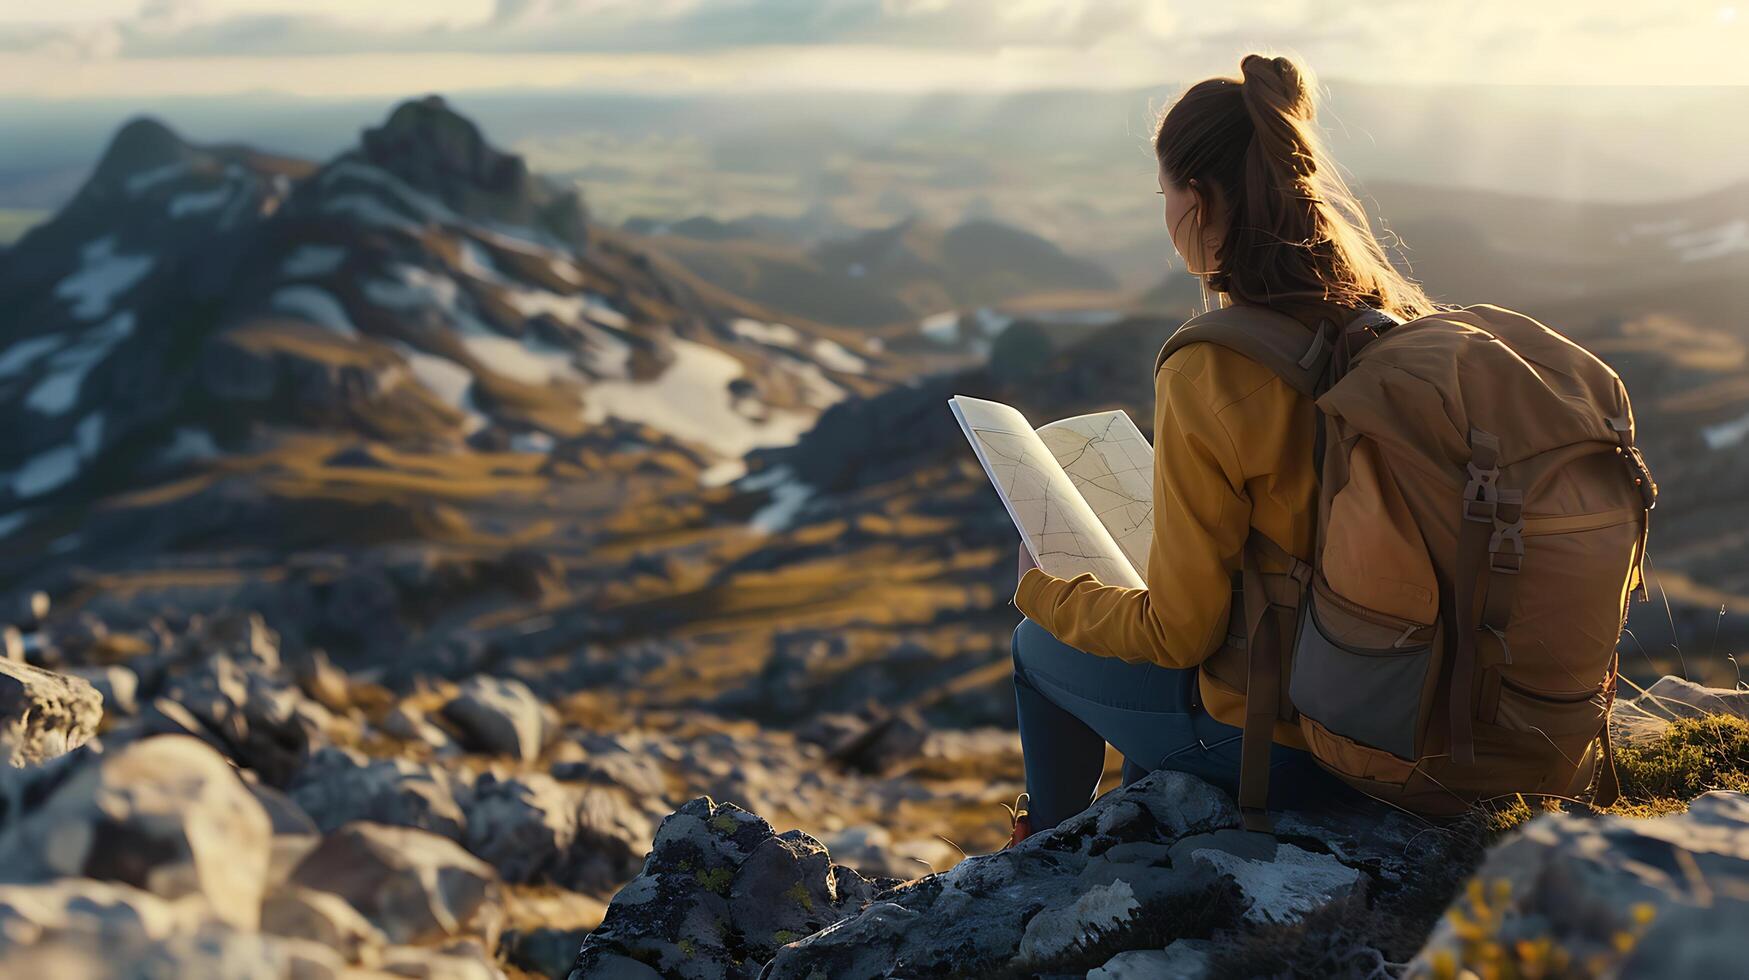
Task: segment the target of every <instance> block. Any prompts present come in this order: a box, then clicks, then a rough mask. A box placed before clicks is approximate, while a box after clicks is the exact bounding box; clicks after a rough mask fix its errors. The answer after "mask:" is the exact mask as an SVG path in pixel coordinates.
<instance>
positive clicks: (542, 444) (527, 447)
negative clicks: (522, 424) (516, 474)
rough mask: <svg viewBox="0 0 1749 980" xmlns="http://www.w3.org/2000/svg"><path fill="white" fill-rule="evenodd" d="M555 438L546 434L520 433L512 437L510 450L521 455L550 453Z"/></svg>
mask: <svg viewBox="0 0 1749 980" xmlns="http://www.w3.org/2000/svg"><path fill="white" fill-rule="evenodd" d="M553 443H554V440H553V437H552V436H551V435H549V434H547V433H545V432H518V433H516V434H515V435H513V436H511V437H510V448H511V449H514V450H516V451H517V452H519V453H550V452H552V451H553Z"/></svg>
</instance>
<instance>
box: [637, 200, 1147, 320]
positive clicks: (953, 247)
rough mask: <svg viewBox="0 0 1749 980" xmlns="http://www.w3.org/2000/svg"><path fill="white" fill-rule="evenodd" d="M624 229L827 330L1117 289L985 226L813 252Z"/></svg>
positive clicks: (914, 225)
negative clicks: (1044, 296) (1063, 293)
mask: <svg viewBox="0 0 1749 980" xmlns="http://www.w3.org/2000/svg"><path fill="white" fill-rule="evenodd" d="M632 228H636V229H639V230H641V231H642V232H643V236H644V237H641V238H640V239H639V241H640V243H641V244H643V245H644V246H646V247H648V248H651V249H654V250H656V251H660V252H663V253H664V254H667V255H670V256H672V257H673V258H674V259H675V260H676V261H678V262H680V263H681V264H682V265H684V266H685V267H686V268H688V269H689V270H691V271H692V272H694V273H695V274H697V275H698V276H699V277H700V278H702V279H705V280H706V281H709V282H712V283H714V284H716V285H718V286H721V287H722V288H724V289H727V290H729V291H731V292H733V293H735V294H737V295H740V296H745V297H747V298H749V299H752V300H755V301H757V302H759V303H762V304H765V305H767V306H769V307H771V308H772V309H775V310H778V311H780V312H782V313H785V314H788V315H793V316H799V317H805V318H809V319H814V320H820V321H823V322H828V323H842V324H848V325H853V326H866V327H873V326H883V325H888V324H892V323H895V322H898V321H914V320H918V319H921V318H922V317H924V316H928V315H930V314H933V313H939V312H942V311H945V310H953V309H959V308H966V307H973V306H981V305H995V304H1000V303H1005V302H1009V301H1015V300H1021V299H1024V298H1025V297H1027V296H1030V295H1033V294H1039V293H1049V292H1056V291H1070V290H1086V291H1094V290H1114V289H1116V287H1117V283H1116V281H1115V280H1114V279H1113V278H1112V277H1111V276H1110V275H1109V274H1108V273H1106V272H1105V271H1104V270H1103V269H1101V268H1100V267H1099V266H1097V265H1095V264H1094V263H1092V262H1090V261H1087V260H1085V259H1080V258H1077V257H1075V256H1072V255H1068V254H1066V253H1065V252H1063V251H1062V249H1060V248H1058V247H1057V246H1055V245H1053V244H1052V243H1050V242H1049V241H1047V240H1045V239H1043V238H1040V237H1039V236H1037V235H1034V234H1031V233H1030V232H1026V231H1022V230H1020V229H1018V228H1013V227H1009V226H1007V225H1003V224H1000V223H997V222H993V221H969V222H964V223H961V224H958V225H955V226H953V227H950V228H945V229H943V228H937V227H935V226H933V225H929V224H927V223H925V222H922V221H919V220H915V219H911V220H906V221H901V222H899V223H897V224H894V225H892V226H889V227H886V228H881V229H878V230H875V231H870V232H866V233H863V234H860V235H856V236H853V237H849V238H844V239H838V240H833V241H827V242H824V243H821V244H819V245H816V246H812V247H808V246H806V245H804V244H801V243H799V242H795V241H793V240H791V241H790V242H788V243H786V242H784V241H780V240H774V239H773V238H772V237H771V236H770V235H768V234H762V233H760V232H759V231H757V230H755V229H754V227H753V226H750V225H747V224H743V223H731V224H723V223H721V222H712V221H708V220H702V219H692V220H689V221H686V222H680V223H676V224H670V225H660V226H659V225H655V224H653V223H649V222H636V223H634V224H632V225H628V230H630V229H632ZM657 232H660V233H659V234H658V233H657Z"/></svg>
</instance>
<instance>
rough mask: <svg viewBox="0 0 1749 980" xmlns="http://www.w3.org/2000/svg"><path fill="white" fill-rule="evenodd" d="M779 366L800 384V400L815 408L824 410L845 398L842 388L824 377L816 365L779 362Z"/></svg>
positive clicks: (845, 393) (823, 373)
mask: <svg viewBox="0 0 1749 980" xmlns="http://www.w3.org/2000/svg"><path fill="white" fill-rule="evenodd" d="M778 364H779V366H781V367H783V368H784V369H785V370H787V371H789V372H790V373H791V374H793V375H795V376H796V379H797V380H798V381H800V382H801V383H802V400H803V401H805V402H807V403H808V404H809V405H812V406H813V407H815V408H819V409H825V408H830V407H832V406H833V405H836V404H838V403H839V402H841V401H843V400H844V399H845V398H846V397H847V396H848V394H849V393H848V392H846V391H845V390H844V389H843V388H840V387H839V386H838V385H836V384H834V383H833V382H832V379H830V378H828V377H826V372H824V371H822V370H820V366H819V365H818V364H805V363H798V362H794V361H788V360H785V361H779V362H778Z"/></svg>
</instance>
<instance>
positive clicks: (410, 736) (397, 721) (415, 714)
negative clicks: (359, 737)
mask: <svg viewBox="0 0 1749 980" xmlns="http://www.w3.org/2000/svg"><path fill="white" fill-rule="evenodd" d="M380 727H381V728H382V730H383V733H384V734H386V735H392V736H394V737H395V738H398V739H401V740H402V741H406V742H419V743H421V744H424V745H429V746H430V747H431V748H432V749H433V750H435V751H440V752H441V751H443V750H445V749H450V750H453V749H454V748H455V742H454V741H452V740H451V739H450V737H449V735H448V734H447V733H446V732H444V730H443V729H441V728H439V727H437V726H436V725H434V724H432V723H431V721H430V720H429V719H427V718H426V717H425V715H424V714H423V713H422V712H420V711H419V709H417V708H414V707H412V706H411V705H408V704H406V703H404V702H403V703H401V704H397V705H395V707H394V708H393V709H392V710H390V711H389V713H388V714H387V715H385V716H384V717H383V723H382V725H381V726H380Z"/></svg>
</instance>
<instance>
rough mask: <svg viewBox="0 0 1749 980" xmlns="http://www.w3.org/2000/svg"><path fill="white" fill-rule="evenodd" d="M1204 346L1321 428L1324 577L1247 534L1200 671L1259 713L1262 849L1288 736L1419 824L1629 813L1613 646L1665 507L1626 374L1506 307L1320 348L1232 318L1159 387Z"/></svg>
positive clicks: (1281, 325) (1317, 338)
mask: <svg viewBox="0 0 1749 980" xmlns="http://www.w3.org/2000/svg"><path fill="white" fill-rule="evenodd" d="M1197 342H1208V343H1215V344H1219V345H1221V346H1223V347H1227V348H1230V349H1232V350H1234V351H1236V352H1238V353H1240V354H1243V355H1245V356H1246V357H1249V358H1251V359H1252V360H1255V361H1258V362H1260V363H1262V364H1264V365H1265V366H1267V367H1269V368H1271V369H1272V370H1273V371H1275V372H1276V373H1277V374H1278V375H1280V376H1281V377H1282V378H1283V379H1284V380H1285V381H1286V382H1287V383H1288V384H1289V385H1291V386H1292V387H1294V388H1295V389H1296V390H1298V391H1300V392H1302V393H1304V394H1306V395H1307V396H1309V397H1311V398H1313V399H1314V400H1315V402H1316V404H1317V407H1318V410H1319V411H1318V428H1317V432H1318V436H1317V440H1316V443H1315V445H1314V446H1312V447H1308V450H1309V451H1311V452H1313V453H1314V454H1315V457H1314V459H1315V461H1316V463H1317V465H1318V466H1319V471H1318V472H1319V481H1318V484H1319V490H1318V515H1317V522H1316V533H1315V537H1314V546H1313V553H1312V560H1311V561H1310V562H1309V563H1308V562H1304V561H1300V560H1298V559H1296V558H1295V557H1293V556H1292V555H1291V554H1289V553H1288V552H1287V551H1286V549H1284V548H1282V547H1281V546H1280V545H1279V544H1277V543H1276V542H1273V541H1270V540H1269V539H1268V538H1266V537H1265V536H1263V535H1261V534H1260V533H1258V532H1257V531H1256V530H1255V529H1253V531H1252V534H1251V537H1250V539H1249V540H1248V541H1247V543H1246V545H1245V547H1244V549H1243V552H1242V555H1241V569H1240V571H1239V572H1238V573H1237V575H1236V576H1235V579H1236V581H1235V588H1236V600H1237V601H1236V602H1235V603H1234V607H1233V610H1232V612H1231V613H1230V619H1229V623H1230V625H1229V629H1228V633H1229V637H1228V640H1227V642H1226V643H1225V644H1223V646H1222V647H1221V648H1220V649H1219V650H1217V651H1216V653H1215V654H1214V655H1213V656H1211V657H1210V658H1209V660H1208V661H1206V662H1205V663H1204V665H1203V667H1204V669H1205V670H1207V671H1209V672H1210V673H1212V674H1214V675H1215V678H1216V679H1218V680H1221V681H1223V682H1224V683H1225V684H1226V685H1227V686H1229V687H1232V688H1235V689H1238V690H1242V691H1244V692H1245V695H1246V700H1245V712H1246V714H1245V721H1244V725H1243V731H1244V736H1243V739H1242V743H1241V744H1242V749H1241V765H1240V783H1239V800H1238V802H1239V805H1240V807H1241V810H1242V812H1244V814H1245V819H1246V824H1247V826H1249V827H1251V828H1252V829H1262V830H1267V829H1268V826H1269V823H1268V819H1267V816H1266V814H1265V809H1264V807H1265V801H1266V800H1267V797H1268V777H1269V748H1270V744H1271V742H1272V741H1273V733H1274V730H1275V726H1276V725H1277V724H1278V723H1285V724H1287V725H1289V726H1292V725H1297V726H1298V730H1299V731H1300V732H1301V734H1303V735H1304V737H1305V740H1306V743H1307V745H1308V747H1309V749H1310V751H1311V754H1312V755H1313V756H1314V757H1315V758H1316V759H1317V760H1318V762H1319V763H1320V764H1321V765H1322V766H1323V767H1324V768H1325V769H1327V770H1329V771H1330V772H1332V773H1334V774H1335V775H1337V776H1338V777H1340V778H1341V779H1343V780H1344V781H1345V782H1347V783H1348V784H1349V785H1351V786H1353V787H1355V788H1356V789H1358V790H1360V791H1361V792H1363V793H1366V794H1367V795H1369V796H1372V797H1375V798H1378V799H1381V800H1384V801H1387V802H1389V803H1392V804H1394V805H1397V806H1400V807H1402V808H1405V809H1408V810H1411V811H1414V812H1417V813H1421V814H1424V815H1429V816H1449V815H1455V814H1458V813H1462V812H1464V811H1466V810H1468V809H1470V808H1472V807H1473V806H1474V805H1475V804H1477V803H1478V802H1480V801H1483V800H1486V799H1489V798H1493V797H1501V796H1510V795H1512V794H1540V795H1548V796H1558V797H1565V798H1579V799H1584V800H1589V801H1591V802H1593V803H1596V804H1597V805H1602V806H1607V805H1608V804H1610V803H1612V802H1614V801H1615V799H1616V798H1617V796H1618V795H1619V788H1618V785H1617V783H1616V778H1615V767H1614V762H1613V757H1612V755H1611V746H1610V742H1609V726H1608V719H1609V712H1610V708H1611V706H1612V705H1613V704H1614V700H1615V690H1616V675H1617V669H1618V666H1619V659H1618V655H1617V651H1616V642H1617V640H1618V639H1619V638H1620V635H1621V633H1622V630H1623V629H1624V627H1625V625H1626V620H1627V608H1628V600H1629V598H1630V596H1631V595H1632V593H1633V591H1634V590H1635V589H1636V588H1638V589H1639V590H1640V592H1641V595H1642V597H1643V596H1644V591H1645V580H1644V576H1643V574H1642V565H1643V563H1644V558H1645V552H1646V536H1647V530H1648V526H1649V521H1650V515H1651V510H1652V507H1653V505H1654V503H1655V502H1656V499H1657V487H1656V485H1655V484H1654V483H1653V482H1652V477H1651V474H1650V472H1649V471H1648V470H1647V469H1646V464H1645V461H1644V459H1643V458H1642V457H1641V455H1640V452H1639V450H1638V449H1636V448H1635V446H1634V420H1633V412H1632V409H1631V408H1630V406H1629V404H1628V395H1627V389H1626V388H1625V387H1624V386H1623V384H1622V382H1621V379H1620V378H1619V377H1618V376H1617V375H1616V374H1615V372H1614V371H1612V370H1610V368H1609V367H1608V366H1606V365H1605V364H1604V363H1603V362H1602V361H1600V360H1598V359H1597V358H1596V357H1595V356H1594V355H1592V354H1591V353H1589V352H1588V351H1586V350H1585V349H1584V348H1582V347H1580V346H1579V345H1577V344H1575V343H1573V342H1572V341H1569V340H1567V339H1566V338H1565V337H1563V336H1561V335H1560V334H1558V333H1556V332H1555V331H1554V330H1551V329H1550V328H1548V327H1546V326H1544V325H1543V324H1541V323H1539V322H1537V321H1536V320H1534V319H1532V318H1531V317H1528V316H1525V315H1523V314H1520V313H1516V312H1513V311H1511V310H1507V309H1504V308H1501V307H1498V306H1492V305H1488V304H1479V305H1475V306H1465V307H1457V308H1452V309H1448V310H1442V311H1439V312H1436V313H1433V314H1429V315H1426V316H1422V317H1418V318H1416V319H1413V320H1409V321H1406V322H1405V321H1401V320H1399V319H1398V318H1397V317H1395V316H1392V315H1390V314H1388V313H1385V312H1383V311H1379V310H1369V311H1366V312H1364V313H1362V314H1361V315H1360V316H1358V317H1356V318H1355V319H1354V320H1353V321H1351V322H1349V323H1347V324H1344V325H1341V326H1337V325H1335V324H1334V323H1332V322H1331V321H1329V320H1327V319H1326V320H1324V321H1322V322H1321V323H1320V324H1319V328H1318V329H1317V330H1315V331H1314V330H1313V329H1311V328H1309V327H1307V326H1306V325H1305V324H1303V323H1301V322H1300V321H1299V320H1298V319H1295V318H1294V317H1291V316H1288V315H1286V314H1284V313H1280V312H1276V311H1272V310H1269V309H1266V308H1263V307H1256V306H1230V307H1223V308H1221V309H1217V310H1212V311H1210V312H1207V313H1204V314H1201V315H1198V316H1196V317H1193V318H1192V319H1190V320H1189V321H1187V322H1186V323H1185V324H1184V325H1183V326H1182V327H1180V328H1179V329H1178V330H1177V331H1176V332H1175V333H1174V334H1173V335H1172V337H1171V338H1170V339H1169V340H1168V341H1167V343H1166V345H1165V347H1164V348H1163V349H1162V350H1161V352H1160V356H1159V358H1158V360H1156V362H1155V370H1156V372H1157V371H1158V370H1159V365H1160V364H1161V363H1163V362H1164V361H1165V360H1166V358H1167V357H1169V356H1170V355H1171V354H1172V352H1173V351H1175V350H1177V349H1179V348H1181V347H1183V346H1185V345H1186V344H1191V343H1197ZM1265 563H1267V564H1268V565H1270V566H1272V567H1273V568H1275V569H1284V568H1285V569H1287V571H1285V572H1282V571H1271V572H1269V573H1265V572H1264V571H1263V570H1262V569H1263V567H1264V565H1265ZM1239 617H1242V629H1238V628H1235V626H1236V625H1239V624H1238V622H1237V619H1238V618H1239ZM1290 730H1291V728H1290Z"/></svg>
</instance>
